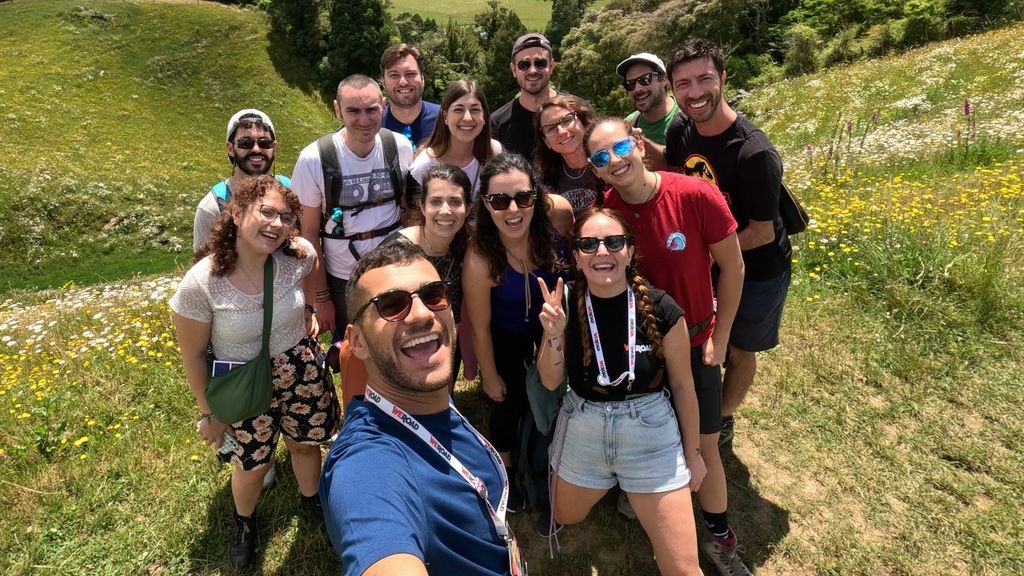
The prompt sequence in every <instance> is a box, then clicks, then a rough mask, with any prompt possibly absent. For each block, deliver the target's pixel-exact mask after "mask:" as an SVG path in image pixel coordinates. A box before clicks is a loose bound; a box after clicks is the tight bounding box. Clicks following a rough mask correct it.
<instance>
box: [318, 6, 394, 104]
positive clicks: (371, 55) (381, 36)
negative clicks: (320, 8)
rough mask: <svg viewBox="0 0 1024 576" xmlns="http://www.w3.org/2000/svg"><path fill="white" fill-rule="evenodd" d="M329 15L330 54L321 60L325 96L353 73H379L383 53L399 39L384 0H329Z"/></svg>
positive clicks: (321, 78) (331, 93) (375, 75)
mask: <svg viewBox="0 0 1024 576" xmlns="http://www.w3.org/2000/svg"><path fill="white" fill-rule="evenodd" d="M328 15H329V18H330V23H331V30H330V34H329V35H328V37H327V55H326V56H325V57H324V59H323V61H321V62H320V82H321V90H322V91H323V92H324V95H325V97H326V96H328V95H333V94H334V91H335V89H336V88H337V86H338V82H340V81H341V80H342V79H343V78H345V77H346V76H348V75H350V74H366V75H367V76H369V77H371V78H376V77H378V76H380V55H381V53H383V52H384V50H385V49H386V48H387V47H388V46H390V45H391V44H393V43H394V42H395V41H396V40H397V39H398V30H397V29H396V28H395V24H394V22H393V21H392V20H391V16H390V15H389V14H388V11H387V5H386V2H384V1H383V0H330V3H329V7H328Z"/></svg>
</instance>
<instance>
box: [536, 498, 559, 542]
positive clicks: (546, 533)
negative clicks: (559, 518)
mask: <svg viewBox="0 0 1024 576" xmlns="http://www.w3.org/2000/svg"><path fill="white" fill-rule="evenodd" d="M562 528H565V524H559V523H558V522H552V521H551V506H544V507H543V508H541V509H540V514H539V515H538V516H537V534H540V535H541V536H543V537H544V538H550V537H552V536H554V535H555V534H558V533H559V532H560V531H561V530H562Z"/></svg>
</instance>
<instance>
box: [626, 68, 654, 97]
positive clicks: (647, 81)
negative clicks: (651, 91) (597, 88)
mask: <svg viewBox="0 0 1024 576" xmlns="http://www.w3.org/2000/svg"><path fill="white" fill-rule="evenodd" d="M660 76H661V72H647V73H645V74H641V75H639V76H637V77H636V78H633V79H632V80H625V81H623V82H622V87H623V88H625V89H626V92H632V91H633V89H634V88H636V85H637V84H638V83H639V84H640V85H641V86H650V85H651V82H653V81H654V79H655V78H659V77H660Z"/></svg>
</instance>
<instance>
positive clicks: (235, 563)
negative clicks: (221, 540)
mask: <svg viewBox="0 0 1024 576" xmlns="http://www.w3.org/2000/svg"><path fill="white" fill-rule="evenodd" d="M259 549H260V524H259V522H257V521H256V512H253V514H252V516H249V517H248V518H246V517H244V516H239V515H238V513H237V512H235V536H234V538H232V539H231V545H230V546H229V547H228V562H229V563H230V564H231V568H233V569H235V570H247V569H249V568H252V565H253V564H255V562H256V552H257V551H258V550H259Z"/></svg>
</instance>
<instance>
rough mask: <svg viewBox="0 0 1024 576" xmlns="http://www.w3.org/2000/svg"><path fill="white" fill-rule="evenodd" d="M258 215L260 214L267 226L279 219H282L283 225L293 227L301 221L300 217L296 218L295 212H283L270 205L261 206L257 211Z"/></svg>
mask: <svg viewBox="0 0 1024 576" xmlns="http://www.w3.org/2000/svg"><path fill="white" fill-rule="evenodd" d="M256 213H257V214H259V215H260V218H261V219H263V221H264V222H266V223H267V224H270V223H271V222H273V221H274V220H276V219H277V218H280V219H281V224H282V225H284V226H287V227H292V226H295V223H296V222H298V221H299V217H298V216H296V215H295V213H294V212H281V211H280V210H278V209H277V208H274V207H273V206H271V205H269V204H260V205H259V206H258V207H257V209H256Z"/></svg>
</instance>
